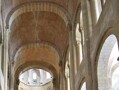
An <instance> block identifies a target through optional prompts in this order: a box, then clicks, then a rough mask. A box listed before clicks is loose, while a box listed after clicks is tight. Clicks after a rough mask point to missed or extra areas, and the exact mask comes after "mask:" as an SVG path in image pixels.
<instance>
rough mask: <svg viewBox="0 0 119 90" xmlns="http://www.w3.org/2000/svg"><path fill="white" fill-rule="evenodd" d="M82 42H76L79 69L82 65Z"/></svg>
mask: <svg viewBox="0 0 119 90" xmlns="http://www.w3.org/2000/svg"><path fill="white" fill-rule="evenodd" d="M80 47H81V42H80V41H77V42H76V57H77V69H78V68H79V65H80V62H81V59H82V58H81V56H82V55H81V53H82V52H81V48H80Z"/></svg>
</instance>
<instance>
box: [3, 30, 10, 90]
mask: <svg viewBox="0 0 119 90" xmlns="http://www.w3.org/2000/svg"><path fill="white" fill-rule="evenodd" d="M8 34H9V30H7V29H5V31H4V72H3V73H4V90H8V63H9V60H8V59H9V58H8Z"/></svg>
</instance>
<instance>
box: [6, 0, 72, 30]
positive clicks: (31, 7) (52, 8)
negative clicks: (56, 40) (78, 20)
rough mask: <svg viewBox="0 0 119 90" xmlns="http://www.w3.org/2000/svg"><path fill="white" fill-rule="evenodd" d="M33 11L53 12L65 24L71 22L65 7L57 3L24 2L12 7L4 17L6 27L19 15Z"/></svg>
mask: <svg viewBox="0 0 119 90" xmlns="http://www.w3.org/2000/svg"><path fill="white" fill-rule="evenodd" d="M33 11H47V12H52V13H55V14H57V15H59V16H60V17H61V18H62V19H63V20H64V22H65V24H66V26H68V25H70V24H71V16H70V14H69V13H68V11H67V10H66V9H65V8H63V7H62V6H60V5H57V4H56V3H52V2H45V1H40V2H32V3H24V4H22V5H19V6H17V7H15V8H14V9H12V10H11V11H10V12H9V14H8V15H7V17H6V28H9V26H11V24H12V22H13V20H14V19H15V18H17V17H18V16H19V15H21V14H23V13H26V12H33Z"/></svg>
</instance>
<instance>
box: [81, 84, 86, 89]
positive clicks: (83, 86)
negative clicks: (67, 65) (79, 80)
mask: <svg viewBox="0 0 119 90" xmlns="http://www.w3.org/2000/svg"><path fill="white" fill-rule="evenodd" d="M81 90H86V82H84V83H83V85H82V87H81Z"/></svg>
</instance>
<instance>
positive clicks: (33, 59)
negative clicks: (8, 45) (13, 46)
mask: <svg viewBox="0 0 119 90" xmlns="http://www.w3.org/2000/svg"><path fill="white" fill-rule="evenodd" d="M30 51H31V52H30ZM46 55H47V56H46ZM14 59H15V62H14V66H13V71H14V73H13V75H12V76H13V77H15V78H14V81H13V82H14V85H15V86H14V88H15V90H17V87H16V86H17V84H18V81H19V80H18V77H19V74H20V72H21V71H24V70H27V69H29V68H41V69H44V70H46V71H48V72H50V73H52V74H53V76H54V79H55V83H56V85H57V87H58V81H59V60H60V57H59V54H58V53H57V51H56V50H55V49H54V48H53V47H52V46H50V45H47V44H44V43H41V44H39V43H37V44H31V45H25V46H24V47H21V48H20V49H19V50H18V51H17V53H16V55H15V57H14Z"/></svg>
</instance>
